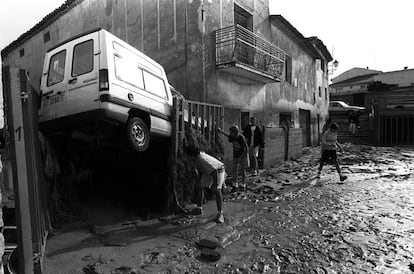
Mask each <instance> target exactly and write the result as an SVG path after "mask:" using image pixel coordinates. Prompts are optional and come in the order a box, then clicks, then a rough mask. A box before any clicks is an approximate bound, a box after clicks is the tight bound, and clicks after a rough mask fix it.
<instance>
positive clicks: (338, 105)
mask: <svg viewBox="0 0 414 274" xmlns="http://www.w3.org/2000/svg"><path fill="white" fill-rule="evenodd" d="M352 111H355V112H356V113H361V112H364V111H365V107H358V106H350V105H348V104H347V103H345V102H343V101H330V102H329V112H331V113H342V114H347V115H349V114H350V113H351V112H352Z"/></svg>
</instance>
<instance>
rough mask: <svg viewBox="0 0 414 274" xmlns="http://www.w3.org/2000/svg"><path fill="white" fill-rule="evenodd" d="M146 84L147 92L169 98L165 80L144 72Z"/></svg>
mask: <svg viewBox="0 0 414 274" xmlns="http://www.w3.org/2000/svg"><path fill="white" fill-rule="evenodd" d="M144 82H145V89H146V90H148V91H149V92H151V93H153V94H155V95H157V96H159V97H162V98H168V96H167V92H166V89H165V85H164V80H162V79H161V78H158V77H157V76H155V75H154V74H152V73H149V72H147V71H145V70H144Z"/></svg>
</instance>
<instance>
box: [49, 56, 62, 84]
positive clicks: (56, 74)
mask: <svg viewBox="0 0 414 274" xmlns="http://www.w3.org/2000/svg"><path fill="white" fill-rule="evenodd" d="M65 61H66V50H62V51H60V52H58V53H56V54H54V55H53V56H52V57H51V58H50V63H49V70H48V74H47V86H48V87H49V86H52V85H55V84H57V83H60V82H62V81H63V79H64V78H65Z"/></svg>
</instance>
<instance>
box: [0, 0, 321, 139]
mask: <svg viewBox="0 0 414 274" xmlns="http://www.w3.org/2000/svg"><path fill="white" fill-rule="evenodd" d="M234 3H236V4H238V5H239V6H241V7H242V8H244V9H246V10H247V11H249V12H250V13H252V14H253V29H254V32H255V33H256V34H258V35H260V36H262V37H263V38H264V39H265V40H267V41H269V42H271V43H273V44H274V45H276V46H279V47H280V48H282V49H283V50H284V51H285V52H286V53H287V54H288V55H289V56H291V57H292V79H293V81H292V84H290V83H286V82H283V81H282V82H281V83H277V82H275V83H269V84H264V83H259V82H254V81H250V80H248V79H246V78H241V77H238V76H235V75H231V74H227V73H223V72H221V71H219V70H216V69H215V62H214V60H213V59H212V57H213V54H212V53H213V52H214V47H215V45H213V44H208V43H203V37H205V38H206V37H208V36H209V35H210V34H211V33H212V32H213V31H214V30H217V29H218V28H222V27H227V26H230V25H233V24H234V19H233V18H234ZM97 27H102V28H104V29H106V30H108V31H110V32H111V33H113V34H115V35H116V36H118V37H120V38H121V39H123V40H125V41H127V42H128V43H130V44H132V45H133V46H135V47H136V48H138V49H140V50H142V51H143V52H144V53H146V54H147V55H149V56H150V57H152V58H153V59H155V60H157V61H158V62H159V63H161V64H162V65H163V66H164V67H165V69H166V72H167V76H168V78H169V81H170V83H171V84H172V85H173V86H175V87H176V88H177V89H178V90H180V91H181V92H183V94H184V95H185V96H186V97H187V98H188V99H191V100H198V101H207V102H211V103H218V104H222V105H224V106H225V107H226V108H228V109H231V111H230V112H229V111H226V112H225V114H226V116H225V119H226V121H227V122H228V124H229V125H230V124H232V123H236V124H239V125H240V111H248V112H250V113H251V114H252V115H255V116H258V117H259V119H258V122H259V123H260V125H266V126H268V127H278V126H279V113H280V112H285V113H286V112H288V113H291V114H292V119H293V126H294V127H295V128H298V127H299V108H301V109H306V110H310V112H311V121H312V123H313V124H312V125H311V129H312V130H311V134H312V138H311V139H312V143H313V144H315V142H316V141H317V140H318V132H317V126H316V125H317V121H316V118H315V117H317V114H318V113H319V114H320V119H322V120H323V119H324V116H325V115H326V107H325V105H324V104H323V102H322V100H319V101H318V100H317V102H316V105H315V102H314V97H313V96H314V93H316V95H318V86H319V85H325V83H324V81H325V78H324V75H323V74H320V72H318V67H317V65H316V63H315V60H314V59H313V58H312V57H311V56H310V55H309V54H308V53H306V52H305V51H304V50H303V49H302V48H301V47H300V46H299V45H298V43H300V41H295V40H294V39H293V38H291V37H289V36H287V35H286V34H285V33H284V32H283V31H281V30H280V29H278V28H277V27H276V26H274V25H273V24H271V23H270V21H269V3H268V0H235V1H233V0H214V1H213V0H171V1H161V0H157V1H155V0H154V1H153V0H106V1H100V0H83V1H79V4H76V5H75V6H74V7H72V8H71V9H70V11H68V12H67V13H65V14H63V15H62V16H60V17H58V18H57V19H56V21H54V22H51V24H50V26H47V27H45V28H43V29H42V30H40V32H38V33H37V34H35V35H34V36H33V37H32V38H30V39H28V40H27V41H25V42H24V43H23V44H22V45H21V47H19V48H16V49H15V50H13V51H12V52H10V53H9V54H8V55H7V56H5V58H4V62H5V63H6V64H8V65H11V66H17V67H22V68H25V69H27V70H28V72H29V74H30V77H31V78H32V80H33V83H34V84H35V86H39V84H40V76H41V71H42V63H43V56H44V54H45V52H46V50H47V49H49V48H51V47H53V46H54V45H56V44H57V43H59V42H61V41H63V40H66V39H68V38H70V37H72V36H74V35H77V34H79V33H82V32H85V31H88V30H91V29H94V28H97ZM47 31H50V37H51V39H50V41H48V42H44V41H43V34H44V33H45V32H47ZM21 48H24V50H25V55H24V56H23V57H19V50H20V49H21ZM203 59H204V60H205V62H204V63H203ZM318 73H319V74H318ZM323 90H324V89H323ZM316 97H318V96H316ZM322 97H324V96H322ZM324 107H325V108H324ZM229 113H233V114H231V115H229ZM321 124H322V123H321Z"/></svg>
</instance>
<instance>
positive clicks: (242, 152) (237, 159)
mask: <svg viewBox="0 0 414 274" xmlns="http://www.w3.org/2000/svg"><path fill="white" fill-rule="evenodd" d="M218 130H219V132H221V133H222V134H224V135H225V136H227V137H228V138H229V142H231V143H232V145H233V174H234V187H235V188H238V187H239V184H238V180H237V178H238V174H239V168H240V171H241V187H242V188H243V189H244V190H246V168H248V167H249V155H248V149H249V148H248V147H247V143H246V139H245V138H244V136H243V135H242V134H240V131H239V127H238V126H236V125H232V126H231V127H230V134H229V133H227V132H225V131H223V130H222V129H221V128H218Z"/></svg>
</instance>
